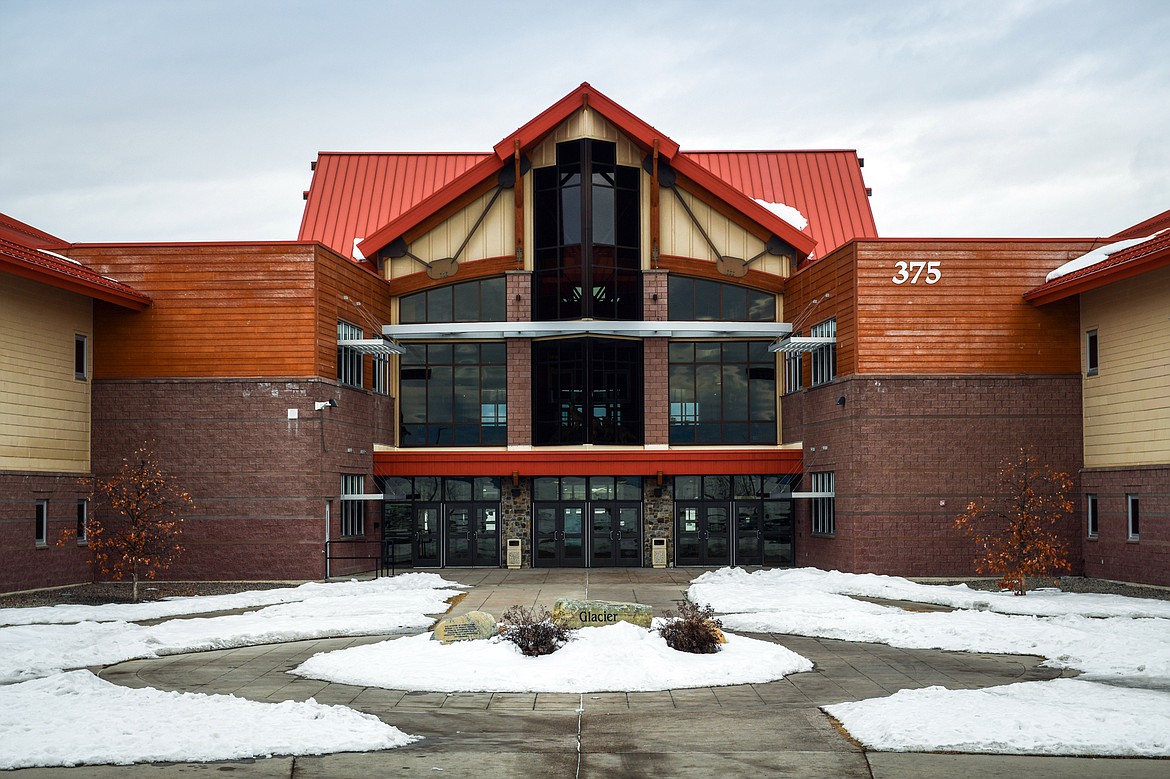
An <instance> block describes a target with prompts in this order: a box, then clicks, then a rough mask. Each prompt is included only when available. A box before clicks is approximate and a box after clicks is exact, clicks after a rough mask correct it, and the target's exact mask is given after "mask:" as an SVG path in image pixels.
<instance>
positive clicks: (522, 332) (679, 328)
mask: <svg viewBox="0 0 1170 779" xmlns="http://www.w3.org/2000/svg"><path fill="white" fill-rule="evenodd" d="M790 332H792V326H791V325H790V324H788V323H787V322H714V321H712V322H670V321H666V322H641V321H637V322H634V321H623V322H616V321H602V320H583V321H582V320H571V321H564V322H559V321H554V322H445V323H436V324H422V325H385V326H383V327H382V335H383V336H384V337H386V338H390V339H393V340H395V341H464V340H466V341H480V340H483V339H485V338H550V337H554V336H570V335H609V336H628V337H634V338H782V337H784V336H785V335H787V334H788V333H790Z"/></svg>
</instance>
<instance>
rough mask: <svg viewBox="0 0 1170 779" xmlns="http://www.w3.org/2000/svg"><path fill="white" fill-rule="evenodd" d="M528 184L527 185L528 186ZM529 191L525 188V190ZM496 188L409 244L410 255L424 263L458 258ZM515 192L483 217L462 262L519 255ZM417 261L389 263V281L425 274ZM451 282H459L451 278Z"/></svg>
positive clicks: (505, 193) (506, 192)
mask: <svg viewBox="0 0 1170 779" xmlns="http://www.w3.org/2000/svg"><path fill="white" fill-rule="evenodd" d="M525 183H526V184H527V182H525ZM527 188H528V187H527V186H526V187H525V189H527ZM495 191H496V190H495V188H493V189H492V190H491V191H490V192H487V193H486V194H484V195H481V196H480V197H478V198H476V199H475V200H474V201H473V202H471V203H470V204H468V205H467V206H464V207H463V208H461V209H459V211H458V212H456V213H455V214H454V215H452V216H451V217H450V218H448V219H446V220H445V221H443V222H442V223H441V224H439V225H438V226H436V227H435V228H434V229H432V230H429V231H428V232H426V233H425V234H423V235H422V236H420V237H419V238H417V239H416V240H414V241H413V242H412V243H411V244H410V251H411V253H412V254H414V255H415V256H416V257H419V258H420V259H422V260H426V261H428V262H429V261H431V260H441V259H445V258H448V257H453V256H455V253H456V252H457V251H459V246H460V244H462V243H463V241H464V240H465V239H467V236H468V234H470V233H471V229H472V228H473V227H475V222H476V220H477V219H479V217H480V215H481V214H483V211H484V208H485V207H486V206H487V204H488V203H489V202H490V201H491V198H492V195H493V194H494V193H495ZM514 196H515V191H514V190H504V191H502V192H501V193H500V196H499V197H498V198H496V202H495V203H493V204H492V207H491V210H490V211H489V212H488V213H487V215H486V216H485V217H484V220H483V223H482V224H480V225H479V227H478V228H476V230H475V234H474V235H472V236H471V240H470V241H468V243H467V248H465V249H464V250H463V253H462V254H461V255H459V262H460V264H461V265H462V264H463V263H464V262H474V261H475V260H482V259H486V258H490V257H504V256H511V255H514V254H515V253H516V240H515V237H514V235H515V232H516V226H515V225H516V223H515V213H514V207H515V200H514ZM425 271H426V268H424V267H423V266H422V265H421V264H420V263H419V262H418V261H417V260H414V259H411V258H410V257H400V258H398V259H395V260H391V261H390V262H388V263H386V266H385V268H384V272H385V276H386V278H387V279H396V278H400V277H402V276H409V275H411V274H413V273H420V272H425ZM451 280H452V281H455V280H456V279H454V278H452V279H451Z"/></svg>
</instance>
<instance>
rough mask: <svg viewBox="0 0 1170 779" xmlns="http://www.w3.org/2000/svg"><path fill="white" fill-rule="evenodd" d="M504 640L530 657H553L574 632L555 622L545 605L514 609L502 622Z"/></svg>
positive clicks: (516, 607)
mask: <svg viewBox="0 0 1170 779" xmlns="http://www.w3.org/2000/svg"><path fill="white" fill-rule="evenodd" d="M500 624H501V625H503V630H501V631H500V637H501V638H503V639H504V640H505V641H511V642H512V643H513V644H515V645H516V646H518V647H519V648H520V652H521V653H522V654H524V655H525V656H527V657H540V656H541V655H549V654H552V653H553V652H555V651H557V650H558V649H560V648H561V647H562V646H564V645H565V642H567V641H568V640H569V638H570V637H571V636H572V633H573V631H572V630H570V629H569V628H567V627H565V626H564V625H563V624H561V623H559V622H554V621H553V618H552V615H551V614H550V613H549V612H548V609H546V608H544V607H543V606H538V607H533V608H529V607H527V606H512V607H511V608H510V609H508V610H507V611H505V612H504V616H503V617H502V618H501V619H500Z"/></svg>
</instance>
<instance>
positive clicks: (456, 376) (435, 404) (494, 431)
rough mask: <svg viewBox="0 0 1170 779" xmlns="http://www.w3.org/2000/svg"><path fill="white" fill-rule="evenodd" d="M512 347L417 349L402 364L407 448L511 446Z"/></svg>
mask: <svg viewBox="0 0 1170 779" xmlns="http://www.w3.org/2000/svg"><path fill="white" fill-rule="evenodd" d="M506 372H507V361H506V347H505V345H504V344H502V343H464V342H461V343H453V344H452V343H432V344H419V345H417V346H415V345H412V346H411V347H410V348H409V349H407V351H406V354H404V355H403V356H402V358H401V377H400V378H401V381H400V391H399V395H400V404H401V421H402V430H401V441H400V445H401V446H496V445H503V444H505V443H507V425H508V402H507V375H506Z"/></svg>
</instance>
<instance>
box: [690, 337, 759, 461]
mask: <svg viewBox="0 0 1170 779" xmlns="http://www.w3.org/2000/svg"><path fill="white" fill-rule="evenodd" d="M670 442H671V443H672V444H723V443H738V444H774V443H776V359H775V357H774V356H773V355H772V354H771V353H770V352H769V351H768V345H767V343H765V342H763V341H723V342H718V341H674V342H672V343H671V344H670Z"/></svg>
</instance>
